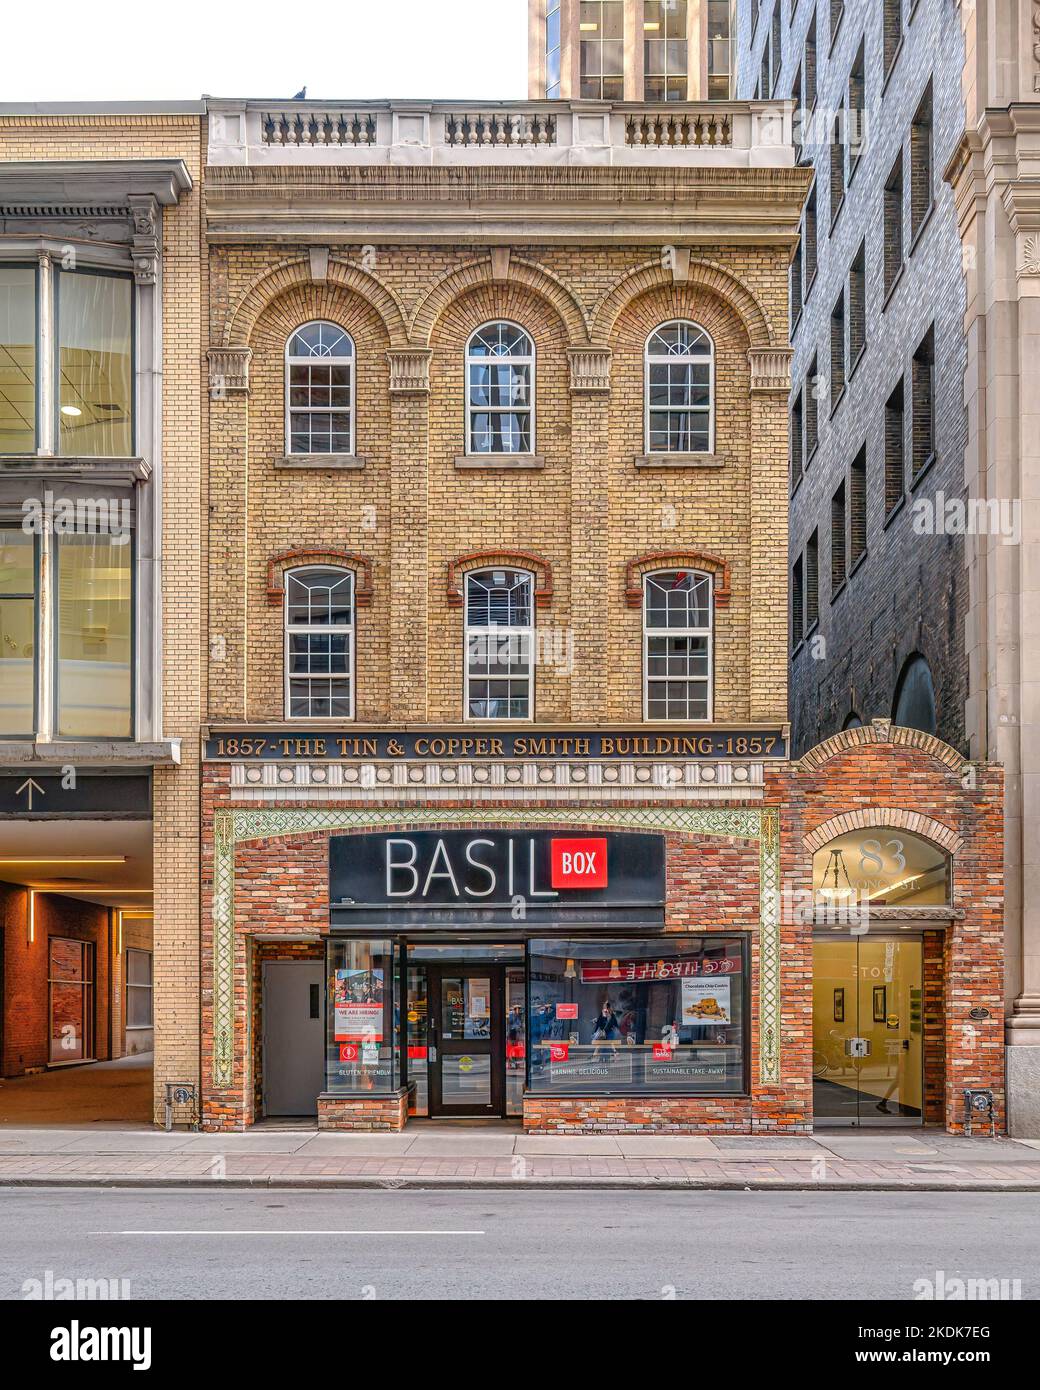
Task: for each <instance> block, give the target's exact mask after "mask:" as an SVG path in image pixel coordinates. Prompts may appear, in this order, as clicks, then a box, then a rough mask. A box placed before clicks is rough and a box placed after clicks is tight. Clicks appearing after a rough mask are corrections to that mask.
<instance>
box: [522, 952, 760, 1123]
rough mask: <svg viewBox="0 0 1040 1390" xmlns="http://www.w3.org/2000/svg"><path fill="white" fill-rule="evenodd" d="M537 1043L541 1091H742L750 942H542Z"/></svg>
mask: <svg viewBox="0 0 1040 1390" xmlns="http://www.w3.org/2000/svg"><path fill="white" fill-rule="evenodd" d="M530 950H531V955H530V972H529V976H528V978H529V981H530V983H529V1011H528V1017H529V1024H528V1033H529V1043H530V1057H531V1067H530V1077H529V1087H530V1090H531V1092H532V1093H535V1094H540V1095H596V1094H607V1093H609V1094H615V1093H622V1094H640V1093H642V1094H665V1095H667V1094H671V1093H674V1094H676V1095H679V1094H681V1095H739V1094H741V1093H742V1092H743V1091H744V1090H745V1089H746V1085H745V1055H744V1046H745V1044H744V1038H745V1011H746V1008H747V998H748V980H747V964H746V952H745V948H744V941H743V938H742V937H739V936H714V935H712V936H698V937H666V938H659V939H657V940H654V941H609V940H606V941H553V940H544V941H532V942H531V944H530Z"/></svg>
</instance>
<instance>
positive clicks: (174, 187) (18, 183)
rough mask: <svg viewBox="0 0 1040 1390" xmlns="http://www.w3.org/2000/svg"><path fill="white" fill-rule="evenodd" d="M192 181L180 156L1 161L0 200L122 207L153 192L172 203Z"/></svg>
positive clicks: (162, 202) (159, 200)
mask: <svg viewBox="0 0 1040 1390" xmlns="http://www.w3.org/2000/svg"><path fill="white" fill-rule="evenodd" d="M191 186H192V184H191V175H190V174H189V173H188V168H187V165H186V164H185V163H184V161H183V160H182V159H76V160H70V159H54V160H49V159H48V160H25V161H22V160H4V161H0V204H11V203H19V204H26V205H30V206H34V207H52V206H57V207H60V208H68V207H77V206H78V207H83V206H85V207H96V206H98V205H104V204H107V205H109V206H112V205H116V206H123V205H124V204H126V203H127V200H128V199H129V198H131V197H135V198H145V197H152V198H154V199H155V200H156V202H157V203H158V204H159V205H160V206H161V207H172V206H173V205H174V204H175V203H177V202H179V201H180V198H181V195H182V194H184V193H187V192H189V190H190V189H191Z"/></svg>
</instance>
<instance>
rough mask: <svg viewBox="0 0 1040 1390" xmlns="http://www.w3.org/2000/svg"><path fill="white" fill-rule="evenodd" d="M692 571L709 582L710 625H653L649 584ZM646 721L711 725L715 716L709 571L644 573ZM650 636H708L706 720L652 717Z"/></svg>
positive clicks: (712, 591) (712, 584)
mask: <svg viewBox="0 0 1040 1390" xmlns="http://www.w3.org/2000/svg"><path fill="white" fill-rule="evenodd" d="M679 573H686V574H691V575H693V577H694V578H695V579H697V580H701V579H704V580H707V583H708V625H707V627H651V626H650V624H649V623H648V621H647V618H648V608H649V604H648V598H649V584H650V581H651V580H652V579H659V578H660V577H661V575H664V574H679ZM642 583H643V722H644V723H646V724H675V723H682V724H687V723H688V724H710V723H711V722H712V720H713V719H714V717H715V576H714V575H713V574H710V573H709V572H708V571H706V570H685V571H684V570H682V568H681V566H678V565H676V566H673V567H666V568H664V569H657V570H650V571H648V572H647V573H646V574H644V575H643V581H642ZM651 637H706V638H707V639H708V675H707V687H708V688H707V698H706V705H707V709H706V712H705V716H704V718H703V719H685V720H676V719H673V718H672V717H671V716H669V715H667V714H666V715H665V716H664V717H663V718H661V719H658V718H652V717H651V715H650V712H649V711H650V680H651V676H650V671H649V657H650V638H651ZM652 679H653V680H655V681H659V680H664V681H676V682H678V681H680V680H690V679H693V680H697V679H699V677H684V676H672V677H668V676H654V677H653V678H652Z"/></svg>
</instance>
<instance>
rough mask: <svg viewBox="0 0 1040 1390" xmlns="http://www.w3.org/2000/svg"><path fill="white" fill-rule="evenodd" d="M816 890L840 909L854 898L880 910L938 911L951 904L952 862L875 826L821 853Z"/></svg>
mask: <svg viewBox="0 0 1040 1390" xmlns="http://www.w3.org/2000/svg"><path fill="white" fill-rule="evenodd" d="M813 890H814V893H815V896H816V898H817V899H822V900H824V901H825V902H833V903H835V904H837V905H839V906H840V904H841V903H842V902H843V901H845V900H851V899H852V898H853V897H856V898H857V899H858V900H860V901H869V902H870V903H871V904H872V905H873V906H874V907H929V906H934V905H935V904H937V903H947V902H949V901H950V859H949V855H947V854H946V853H944V851H943V850H941V849H938V848H937V847H936V846H935V845H933V844H932V843H931V842H930V841H929V840H925V839H922V837H921V836H920V835H914V834H913V833H912V832H911V831H909V830H902V829H900V828H899V827H897V826H886V825H871V826H868V827H867V828H866V829H863V830H852V831H850V832H849V833H848V834H847V835H839V836H838V838H837V839H836V840H831V842H830V843H829V844H827V845H825V846H824V847H823V849H818V850H817V851H816V853H815V854H814V855H813Z"/></svg>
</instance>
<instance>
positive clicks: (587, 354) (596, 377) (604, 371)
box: [567, 347, 612, 393]
mask: <svg viewBox="0 0 1040 1390" xmlns="http://www.w3.org/2000/svg"><path fill="white" fill-rule="evenodd" d="M611 355H612V354H611V350H610V348H607V347H595V348H588V347H572V348H568V349H567V359H568V361H569V362H570V364H571V391H573V392H576V393H577V392H586V391H589V392H591V391H609V390H610V360H611Z"/></svg>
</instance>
